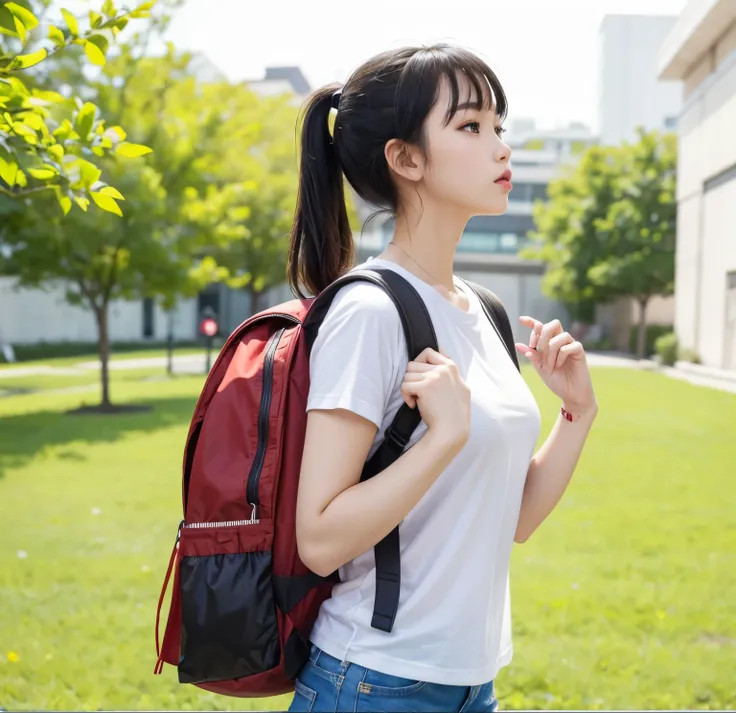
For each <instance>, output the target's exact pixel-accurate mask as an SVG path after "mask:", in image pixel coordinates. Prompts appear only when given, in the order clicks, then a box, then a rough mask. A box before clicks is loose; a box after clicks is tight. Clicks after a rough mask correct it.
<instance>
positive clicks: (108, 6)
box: [102, 0, 117, 17]
mask: <svg viewBox="0 0 736 713" xmlns="http://www.w3.org/2000/svg"><path fill="white" fill-rule="evenodd" d="M102 12H103V13H104V14H105V15H107V17H115V13H116V12H117V10H116V9H115V3H114V2H113V1H112V0H105V2H103V3H102Z"/></svg>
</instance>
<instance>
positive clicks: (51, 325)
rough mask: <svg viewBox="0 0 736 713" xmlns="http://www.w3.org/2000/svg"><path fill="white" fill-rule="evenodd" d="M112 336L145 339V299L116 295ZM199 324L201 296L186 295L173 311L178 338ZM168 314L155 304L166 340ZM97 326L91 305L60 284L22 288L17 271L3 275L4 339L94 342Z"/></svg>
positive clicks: (0, 337)
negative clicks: (75, 300)
mask: <svg viewBox="0 0 736 713" xmlns="http://www.w3.org/2000/svg"><path fill="white" fill-rule="evenodd" d="M109 320H110V321H109V323H110V339H111V340H113V341H119V342H122V341H126V342H128V341H130V342H133V341H138V340H140V341H143V340H144V337H143V303H142V301H141V300H137V301H134V302H123V301H116V302H113V303H112V304H111V305H110V315H109ZM195 329H196V300H194V299H190V300H185V301H182V302H181V303H180V304H179V306H178V309H177V310H176V311H175V312H174V335H175V338H176V339H192V338H193V337H194V334H195ZM167 333H168V316H167V315H166V313H165V312H163V310H161V308H160V307H158V306H156V307H155V309H154V335H153V337H152V338H151V339H154V340H165V339H166V336H167ZM96 340H97V326H96V324H95V319H94V316H93V315H92V313H91V312H90V311H89V310H86V309H84V308H82V307H73V306H71V305H69V304H67V303H66V301H65V300H64V290H63V288H61V287H58V286H57V287H51V288H49V289H48V290H39V289H18V288H17V281H16V279H15V278H13V277H0V341H6V342H10V343H11V344H32V343H36V342H41V341H46V342H95V341H96Z"/></svg>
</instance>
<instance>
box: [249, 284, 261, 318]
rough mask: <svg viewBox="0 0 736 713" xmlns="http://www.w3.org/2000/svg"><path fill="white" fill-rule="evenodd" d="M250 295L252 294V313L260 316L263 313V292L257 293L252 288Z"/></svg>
mask: <svg viewBox="0 0 736 713" xmlns="http://www.w3.org/2000/svg"><path fill="white" fill-rule="evenodd" d="M248 293H249V294H250V313H251V314H258V313H259V312H260V311H261V298H262V297H263V292H256V291H255V290H254V289H252V288H251V289H249V290H248Z"/></svg>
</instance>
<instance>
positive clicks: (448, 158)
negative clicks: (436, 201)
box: [432, 135, 490, 193]
mask: <svg viewBox="0 0 736 713" xmlns="http://www.w3.org/2000/svg"><path fill="white" fill-rule="evenodd" d="M489 164H490V162H489V160H488V152H487V147H486V146H484V145H483V144H482V142H481V141H473V140H470V138H469V137H467V136H461V135H458V136H457V137H452V138H448V139H447V140H445V141H442V142H437V144H436V145H435V147H434V150H433V151H432V182H433V183H434V184H435V185H437V186H440V185H441V186H443V187H444V188H445V189H446V191H447V192H450V193H457V192H461V191H466V190H467V187H468V186H472V185H473V184H474V183H477V182H478V180H479V179H481V180H482V178H483V177H484V175H485V174H486V173H488V172H489V171H488V166H489Z"/></svg>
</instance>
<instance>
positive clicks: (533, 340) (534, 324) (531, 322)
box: [519, 316, 544, 349]
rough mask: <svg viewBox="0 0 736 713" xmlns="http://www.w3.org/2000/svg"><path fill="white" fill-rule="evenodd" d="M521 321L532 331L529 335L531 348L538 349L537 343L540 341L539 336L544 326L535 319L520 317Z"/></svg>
mask: <svg viewBox="0 0 736 713" xmlns="http://www.w3.org/2000/svg"><path fill="white" fill-rule="evenodd" d="M519 321H520V322H521V323H522V324H523V325H524V326H525V327H529V329H531V330H532V333H531V334H530V335H529V346H530V347H531V348H532V349H536V348H537V342H538V341H539V335H540V334H541V332H542V327H543V326H544V325H543V324H542V322H540V321H539V320H538V319H534V317H527V316H522V317H519Z"/></svg>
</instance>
